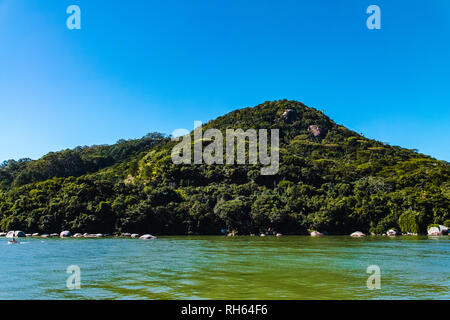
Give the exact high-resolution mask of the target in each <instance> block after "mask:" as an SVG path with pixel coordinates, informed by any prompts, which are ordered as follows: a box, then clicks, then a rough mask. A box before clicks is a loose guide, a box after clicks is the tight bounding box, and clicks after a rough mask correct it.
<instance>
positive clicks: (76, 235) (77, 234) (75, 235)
mask: <svg viewBox="0 0 450 320" xmlns="http://www.w3.org/2000/svg"><path fill="white" fill-rule="evenodd" d="M82 236H83V235H82V234H81V233H75V234H74V235H73V237H74V238H81V237H82Z"/></svg>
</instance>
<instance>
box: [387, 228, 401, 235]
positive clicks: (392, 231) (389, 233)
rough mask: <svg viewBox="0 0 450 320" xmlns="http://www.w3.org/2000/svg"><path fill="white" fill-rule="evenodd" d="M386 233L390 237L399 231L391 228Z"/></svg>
mask: <svg viewBox="0 0 450 320" xmlns="http://www.w3.org/2000/svg"><path fill="white" fill-rule="evenodd" d="M386 235H388V236H389V237H394V236H396V235H398V232H397V231H395V230H394V229H389V230H388V231H387V232H386Z"/></svg>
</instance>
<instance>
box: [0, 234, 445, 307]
mask: <svg viewBox="0 0 450 320" xmlns="http://www.w3.org/2000/svg"><path fill="white" fill-rule="evenodd" d="M0 241H1V242H0V288H1V290H0V299H449V298H450V293H449V285H450V280H449V276H450V268H449V266H450V258H449V256H450V239H449V237H436V238H427V237H396V238H388V237H366V238H351V237H348V236H341V237H331V236H326V237H321V238H312V237H309V236H284V237H263V238H261V237H218V236H217V237H216V236H210V237H160V238H159V239H157V240H149V241H143V240H137V239H119V238H110V239H40V238H36V239H33V238H31V239H30V238H26V239H21V243H20V244H13V245H11V244H7V241H6V239H4V238H2V239H0ZM69 265H78V266H79V267H80V269H81V288H80V289H78V290H69V289H68V288H67V286H66V280H67V278H68V277H69V274H67V273H66V269H67V267H68V266H69ZM369 265H378V266H379V267H380V269H381V289H377V290H369V289H368V288H367V284H366V282H367V278H368V277H369V276H370V274H367V273H366V268H367V267H368V266H369Z"/></svg>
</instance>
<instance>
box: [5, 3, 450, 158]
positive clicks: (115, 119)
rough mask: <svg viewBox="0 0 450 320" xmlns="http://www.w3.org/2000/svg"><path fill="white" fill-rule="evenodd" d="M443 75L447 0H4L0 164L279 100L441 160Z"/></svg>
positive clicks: (448, 61)
mask: <svg viewBox="0 0 450 320" xmlns="http://www.w3.org/2000/svg"><path fill="white" fill-rule="evenodd" d="M71 4H76V5H79V6H80V8H81V30H68V29H67V27H66V19H67V17H68V16H69V15H68V14H66V8H67V7H68V6H69V5H71ZM371 4H376V5H378V6H380V8H381V26H382V29H381V30H369V29H367V27H366V19H367V17H368V15H367V14H366V8H367V7H368V6H369V5H371ZM449 76H450V1H448V0H434V1H433V0H431V1H414V0H407V1H403V0H396V1H380V0H370V1H365V0H347V1H335V0H315V1H311V0H309V1H300V0H294V1H284V0H271V1H266V0H258V1H242V0H221V1H218V0H189V1H186V0H176V1H175V0H164V1H160V0H146V1H137V0H128V1H110V0H108V1H106V0H103V1H100V0H82V1H80V0H67V1H66V0H46V1H30V0H0V161H2V160H6V159H18V158H22V157H30V158H33V159H36V158H39V157H41V156H42V155H44V154H46V153H47V152H49V151H57V150H61V149H65V148H73V147H76V146H78V145H92V144H103V143H108V144H110V143H114V142H115V141H117V140H118V139H121V138H125V139H129V138H138V137H141V136H143V135H145V134H146V133H147V132H150V131H159V132H164V133H171V132H172V131H173V130H174V129H177V128H186V129H192V126H193V121H194V120H202V121H205V122H206V121H208V120H210V119H213V118H216V117H217V116H219V115H222V114H224V113H227V112H229V111H232V110H234V109H236V108H241V107H246V106H254V105H257V104H259V103H262V102H264V101H267V100H276V99H284V98H287V99H295V100H299V101H301V102H303V103H305V104H306V105H309V106H312V107H316V108H318V109H324V110H325V113H326V114H327V115H329V116H330V117H332V118H333V119H334V120H335V121H336V122H337V123H339V124H343V125H345V126H347V127H349V128H351V129H353V130H355V131H358V132H363V133H364V134H365V136H367V137H369V138H374V139H378V140H381V141H384V142H388V143H390V144H392V145H400V146H402V147H406V148H418V149H419V151H420V152H422V153H425V154H430V155H432V156H434V157H436V158H438V159H443V160H447V161H450V148H449V147H450V130H449V129H450V108H449V107H450V80H449Z"/></svg>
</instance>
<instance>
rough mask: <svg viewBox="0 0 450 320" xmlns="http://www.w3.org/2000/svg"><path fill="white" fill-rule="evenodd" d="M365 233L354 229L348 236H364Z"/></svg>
mask: <svg viewBox="0 0 450 320" xmlns="http://www.w3.org/2000/svg"><path fill="white" fill-rule="evenodd" d="M365 236H366V235H365V234H364V233H362V232H361V231H355V232H353V233H352V234H351V235H350V237H365Z"/></svg>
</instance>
